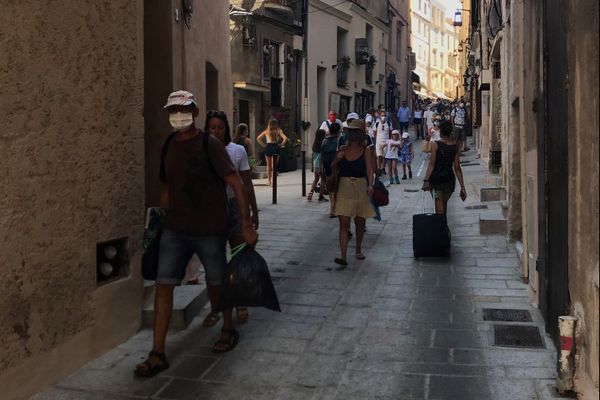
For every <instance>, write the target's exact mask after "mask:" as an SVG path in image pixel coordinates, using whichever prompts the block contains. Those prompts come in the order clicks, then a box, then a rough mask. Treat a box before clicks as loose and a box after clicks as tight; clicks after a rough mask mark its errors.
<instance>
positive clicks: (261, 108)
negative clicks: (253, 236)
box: [229, 0, 305, 166]
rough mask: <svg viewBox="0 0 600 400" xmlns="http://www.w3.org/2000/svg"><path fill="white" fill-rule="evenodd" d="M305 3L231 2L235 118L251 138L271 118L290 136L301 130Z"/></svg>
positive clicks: (263, 127) (288, 0)
mask: <svg viewBox="0 0 600 400" xmlns="http://www.w3.org/2000/svg"><path fill="white" fill-rule="evenodd" d="M304 3H305V2H304V1H301V0H285V1H280V0H277V1H260V2H248V1H240V0H237V1H231V6H232V9H231V10H232V11H231V13H230V25H229V26H230V36H231V61H232V79H233V96H234V113H233V115H234V117H233V121H234V124H238V123H246V124H247V125H248V127H249V129H250V137H251V138H252V139H253V140H255V139H256V137H257V136H258V135H259V134H260V132H262V130H264V129H265V128H266V126H267V122H268V120H269V119H270V118H272V117H274V118H276V119H277V120H278V121H279V124H280V126H281V127H282V129H283V131H284V132H285V134H286V135H287V136H289V137H290V138H291V139H295V137H296V136H297V135H299V134H300V127H299V122H300V112H301V104H302V103H301V100H300V98H299V96H300V92H301V78H302V76H301V74H302V51H303V42H302V36H303V28H302V25H303V23H304V16H303V11H304ZM255 148H258V146H256V145H255ZM257 155H258V154H257ZM292 161H293V162H294V163H295V162H296V160H292ZM284 162H285V161H284V160H281V162H280V166H281V164H282V163H284Z"/></svg>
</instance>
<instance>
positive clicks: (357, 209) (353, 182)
mask: <svg viewBox="0 0 600 400" xmlns="http://www.w3.org/2000/svg"><path fill="white" fill-rule="evenodd" d="M335 214H336V215H339V216H343V217H362V218H373V217H374V216H375V215H376V214H375V210H373V206H372V205H371V202H370V201H369V195H368V194H367V180H366V179H365V178H347V177H342V178H340V183H339V185H338V190H337V193H336V196H335Z"/></svg>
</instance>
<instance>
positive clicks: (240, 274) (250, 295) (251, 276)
mask: <svg viewBox="0 0 600 400" xmlns="http://www.w3.org/2000/svg"><path fill="white" fill-rule="evenodd" d="M233 307H265V308H268V309H269V310H273V311H281V308H280V307H279V300H278V299H277V293H275V288H274V287H273V281H272V280H271V274H269V267H268V266H267V262H266V261H265V259H264V258H262V256H261V255H260V254H258V253H257V252H256V250H254V249H253V248H251V247H249V246H245V247H244V248H243V249H242V250H240V251H239V252H238V253H237V254H235V255H234V256H233V258H232V259H231V261H229V263H228V264H227V269H226V270H225V278H224V282H223V286H221V297H220V299H219V303H218V304H217V307H216V309H215V310H214V311H215V312H219V311H224V310H228V309H231V308H233Z"/></svg>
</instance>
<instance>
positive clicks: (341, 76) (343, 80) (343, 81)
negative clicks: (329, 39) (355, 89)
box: [337, 65, 349, 87]
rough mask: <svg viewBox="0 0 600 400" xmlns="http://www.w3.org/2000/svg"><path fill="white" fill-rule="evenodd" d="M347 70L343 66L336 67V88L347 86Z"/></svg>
mask: <svg viewBox="0 0 600 400" xmlns="http://www.w3.org/2000/svg"><path fill="white" fill-rule="evenodd" d="M348 69H349V67H347V66H345V65H338V67H337V85H338V87H346V85H347V84H348Z"/></svg>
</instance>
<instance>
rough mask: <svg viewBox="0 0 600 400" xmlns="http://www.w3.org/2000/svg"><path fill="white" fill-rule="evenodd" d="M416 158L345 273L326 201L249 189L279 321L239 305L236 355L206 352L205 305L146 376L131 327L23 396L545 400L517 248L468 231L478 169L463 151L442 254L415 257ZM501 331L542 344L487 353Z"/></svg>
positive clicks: (543, 366) (475, 213) (545, 354)
mask: <svg viewBox="0 0 600 400" xmlns="http://www.w3.org/2000/svg"><path fill="white" fill-rule="evenodd" d="M417 147H418V146H417ZM425 160H426V158H425V155H424V154H421V153H420V154H418V155H417V158H416V160H415V167H416V168H415V170H417V169H420V175H419V176H416V177H415V179H413V180H408V181H403V183H402V184H401V185H394V186H391V187H390V194H391V201H390V205H389V206H388V207H385V208H383V211H382V213H383V215H382V221H381V222H377V221H374V220H370V221H368V224H367V234H366V240H365V245H364V246H363V250H364V252H365V254H366V256H367V258H366V260H364V261H357V260H352V261H350V265H349V266H348V268H347V269H346V270H337V269H336V267H337V265H336V264H334V263H333V258H334V257H335V256H336V254H337V253H336V252H337V251H338V244H337V236H338V223H337V221H336V220H335V219H334V220H330V219H328V218H327V210H328V208H327V207H328V205H327V204H323V203H322V204H319V203H307V202H306V200H305V199H304V198H302V197H301V196H300V190H301V185H300V172H299V171H296V172H292V173H286V174H282V175H281V176H280V180H279V182H280V187H279V204H277V205H272V204H271V191H270V188H268V187H267V186H260V185H259V186H257V187H256V190H257V197H258V202H259V206H260V209H261V216H262V220H261V227H260V230H259V232H260V239H259V243H258V246H257V249H258V251H259V252H260V253H261V254H262V255H263V256H264V257H265V258H266V259H267V261H268V263H269V267H270V270H271V273H272V276H273V280H274V281H275V282H276V288H277V292H278V295H279V300H280V302H281V304H282V312H281V313H274V312H271V311H268V310H264V309H254V308H253V309H251V310H250V319H249V321H248V322H247V323H246V324H245V325H241V326H239V330H240V333H241V339H240V344H239V345H238V347H237V348H236V349H235V350H234V351H232V352H230V353H227V354H226V355H223V356H216V355H214V354H213V353H212V352H211V350H210V346H211V345H212V344H213V342H214V341H215V340H216V338H217V337H218V334H219V330H218V328H217V327H214V328H210V329H207V328H203V327H202V326H201V321H202V318H203V317H204V315H205V313H206V312H207V311H208V310H207V309H205V310H204V312H203V313H202V314H201V315H200V316H199V317H197V318H196V319H195V320H194V321H193V322H192V324H191V325H190V326H189V327H188V328H187V329H185V330H184V331H179V332H178V331H172V332H171V334H170V335H169V337H168V347H167V352H168V354H169V357H170V361H171V368H170V369H169V370H167V371H164V372H163V373H161V374H159V375H158V376H156V377H154V378H151V379H148V380H138V379H135V378H134V376H133V367H134V365H135V364H136V363H138V362H140V361H141V360H143V359H144V358H145V357H146V355H147V353H148V351H149V349H150V347H151V334H152V332H151V330H148V329H145V330H142V331H141V332H139V333H138V334H137V335H136V336H134V337H133V338H131V339H130V340H128V341H127V342H125V343H123V344H122V345H120V346H118V347H117V348H115V349H114V350H112V351H110V352H108V353H107V354H105V355H104V356H102V357H100V358H98V359H96V360H94V361H92V362H91V363H89V364H87V365H86V366H85V367H84V368H82V369H81V370H79V371H78V372H76V373H75V374H73V375H71V376H70V377H69V378H67V379H65V380H63V381H61V382H59V383H58V384H56V385H55V386H53V387H52V388H51V389H49V390H47V391H45V392H43V393H41V394H39V395H38V396H37V397H35V400H58V399H73V400H74V399H77V400H94V399H102V400H109V399H129V398H131V399H133V398H151V399H178V400H184V399H203V400H208V399H227V400H233V399H240V400H242V399H243V400H250V399H281V400H295V399H298V400H317V399H340V400H341V399H345V400H346V399H347V400H353V399H356V400H359V399H360V400H366V399H390V400H392V399H394V400H398V399H428V400H433V399H438V400H441V399H452V400H459V399H460V400H471V399H473V400H475V399H490V400H491V399H498V400H499V399H506V400H516V399H519V400H529V399H531V400H534V399H551V398H554V397H553V396H554V395H553V393H554V391H553V390H554V389H553V385H554V379H555V374H556V372H555V369H556V368H555V358H556V354H555V350H554V345H553V343H552V340H551V339H550V337H549V336H547V335H545V333H544V332H545V331H544V327H543V318H542V316H541V314H540V312H539V310H538V309H536V308H534V307H532V306H531V305H530V303H529V297H528V288H527V285H526V284H523V283H522V282H521V281H520V279H519V260H518V256H517V252H516V250H515V246H514V244H511V243H508V242H507V241H506V239H505V237H504V236H502V235H481V234H480V233H479V215H480V213H481V212H482V211H484V212H485V209H484V210H481V209H479V207H477V206H486V207H489V209H493V208H494V207H499V204H497V203H498V202H490V203H482V202H480V201H479V196H478V194H477V192H478V190H479V189H480V187H481V186H482V185H484V184H485V176H486V174H485V171H484V169H483V167H482V166H481V165H480V162H479V161H478V159H477V158H476V156H475V154H474V152H472V151H470V152H468V153H467V155H466V157H463V164H464V165H465V167H464V171H465V179H466V182H467V187H468V189H469V192H468V196H469V197H468V199H467V201H466V202H465V203H462V202H461V201H460V199H459V198H458V197H457V196H454V197H453V198H452V199H451V200H450V211H449V226H450V229H451V231H452V255H451V258H450V259H421V260H415V259H414V258H413V254H412V215H413V214H416V213H420V212H421V209H422V202H421V191H420V190H419V188H420V185H421V179H422V176H423V175H422V174H423V173H424V166H426V161H425ZM419 167H420V168H419ZM309 172H310V171H309ZM404 182H406V183H404ZM425 200H426V201H425V203H426V204H425V205H426V206H427V207H431V199H430V198H429V202H427V200H428V198H427V197H426V198H425ZM351 251H352V250H351ZM484 309H503V310H505V309H517V310H526V311H527V312H528V313H529V314H530V315H531V317H532V321H531V322H506V321H504V322H502V321H500V322H498V321H489V320H484ZM507 324H508V325H513V326H514V325H518V326H520V327H521V326H527V327H533V328H534V329H535V330H537V331H538V332H539V333H540V335H541V342H540V343H538V344H539V345H541V348H527V347H521V348H519V347H510V346H509V347H504V346H501V345H495V344H494V340H495V336H494V331H495V328H497V327H499V326H503V325H507ZM534 339H535V338H534ZM533 342H535V340H534V341H533ZM522 344H524V345H527V344H528V343H525V342H523V343H522ZM529 345H533V346H535V343H529Z"/></svg>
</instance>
